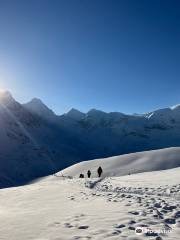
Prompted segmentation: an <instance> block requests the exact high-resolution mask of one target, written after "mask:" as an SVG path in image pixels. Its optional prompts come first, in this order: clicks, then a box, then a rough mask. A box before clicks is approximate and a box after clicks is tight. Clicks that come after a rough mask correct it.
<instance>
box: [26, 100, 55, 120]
mask: <svg viewBox="0 0 180 240" xmlns="http://www.w3.org/2000/svg"><path fill="white" fill-rule="evenodd" d="M23 106H24V107H25V108H26V109H28V110H29V111H31V112H34V113H36V114H37V115H40V116H42V117H45V118H49V117H52V116H54V115H55V114H54V112H53V111H52V110H51V109H49V108H48V107H47V106H46V105H45V104H44V103H43V102H42V101H41V99H39V98H33V99H32V100H31V101H30V102H28V103H26V104H23Z"/></svg>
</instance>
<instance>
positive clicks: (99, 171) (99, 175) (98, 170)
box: [97, 166, 103, 177]
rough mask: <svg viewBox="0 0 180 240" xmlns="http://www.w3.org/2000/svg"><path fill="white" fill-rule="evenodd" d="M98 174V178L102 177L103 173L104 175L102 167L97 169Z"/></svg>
mask: <svg viewBox="0 0 180 240" xmlns="http://www.w3.org/2000/svg"><path fill="white" fill-rule="evenodd" d="M97 173H98V177H101V175H102V173H103V170H102V167H101V166H100V167H98V169H97Z"/></svg>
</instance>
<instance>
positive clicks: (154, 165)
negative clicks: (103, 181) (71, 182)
mask: <svg viewBox="0 0 180 240" xmlns="http://www.w3.org/2000/svg"><path fill="white" fill-rule="evenodd" d="M99 166H102V168H103V176H104V177H108V176H123V175H127V174H133V173H140V172H148V171H156V170H165V169H170V168H175V167H179V166H180V147H176V148H166V149H160V150H152V151H145V152H137V153H131V154H125V155H121V156H115V157H110V158H102V159H95V160H91V161H84V162H81V163H78V164H75V165H73V166H71V167H68V168H66V169H64V170H63V171H61V172H60V173H59V174H60V175H61V174H63V175H68V176H79V174H80V173H84V174H86V172H87V170H89V169H90V170H91V171H92V176H93V177H95V176H96V175H97V173H96V171H97V168H98V167H99Z"/></svg>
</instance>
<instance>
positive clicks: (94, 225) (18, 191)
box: [0, 168, 180, 240]
mask: <svg viewBox="0 0 180 240" xmlns="http://www.w3.org/2000/svg"><path fill="white" fill-rule="evenodd" d="M175 172H176V174H175ZM178 173H180V168H178V169H175V170H173V169H171V170H167V171H160V172H156V173H155V174H153V173H142V174H136V175H131V176H125V177H113V178H104V179H103V178H102V179H90V180H88V179H67V178H63V177H56V176H50V177H48V178H44V179H42V180H40V181H39V182H36V183H34V184H31V185H27V186H23V187H18V188H11V189H3V190H1V191H0V221H1V228H0V240H9V239H10V240H21V239H22V240H66V239H67V240H79V239H80V240H88V239H92V240H101V239H110V240H119V239H120V240H121V239H122V240H123V239H124V240H125V239H127V240H141V239H153V240H161V239H168V240H178V239H179V235H180V201H179V200H180V184H179V182H180V181H179V180H180V179H177V178H176V179H173V176H178ZM151 175H154V176H155V177H154V178H151V177H150V176H151ZM165 176H168V177H167V178H165ZM157 177H158V178H159V182H157ZM170 177H172V180H171V181H169V180H167V179H169V178H170ZM135 180H136V181H135ZM137 227H143V228H144V229H146V228H149V229H152V230H156V231H158V230H163V229H165V230H166V231H167V234H156V233H154V232H153V233H149V234H145V233H144V234H143V235H137V234H136V233H135V229H136V228H137ZM168 231H169V233H168Z"/></svg>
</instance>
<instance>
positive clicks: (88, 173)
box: [87, 170, 91, 178]
mask: <svg viewBox="0 0 180 240" xmlns="http://www.w3.org/2000/svg"><path fill="white" fill-rule="evenodd" d="M87 176H88V178H90V177H91V171H90V170H88V171H87Z"/></svg>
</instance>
